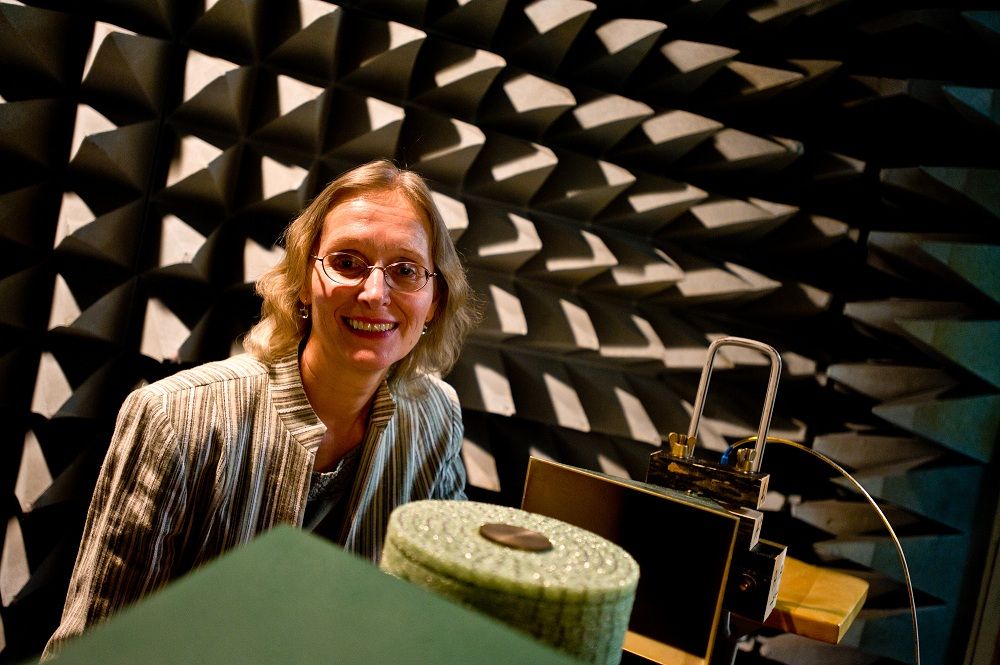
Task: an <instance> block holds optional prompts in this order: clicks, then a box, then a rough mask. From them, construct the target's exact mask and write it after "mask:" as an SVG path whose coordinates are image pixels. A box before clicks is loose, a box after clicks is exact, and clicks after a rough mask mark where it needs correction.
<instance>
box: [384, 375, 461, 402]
mask: <svg viewBox="0 0 1000 665" xmlns="http://www.w3.org/2000/svg"><path fill="white" fill-rule="evenodd" d="M393 397H394V399H395V400H396V403H397V404H400V403H409V404H410V405H412V406H414V407H416V408H428V407H431V406H436V407H437V408H444V405H446V404H451V405H454V406H455V407H458V406H459V401H458V393H457V392H455V389H454V388H453V387H452V386H451V384H450V383H448V382H447V381H445V380H444V379H442V378H440V377H439V376H437V375H435V374H419V375H417V376H415V377H413V378H412V379H410V380H409V381H407V385H406V388H405V390H402V391H400V392H399V394H397V395H394V396H393Z"/></svg>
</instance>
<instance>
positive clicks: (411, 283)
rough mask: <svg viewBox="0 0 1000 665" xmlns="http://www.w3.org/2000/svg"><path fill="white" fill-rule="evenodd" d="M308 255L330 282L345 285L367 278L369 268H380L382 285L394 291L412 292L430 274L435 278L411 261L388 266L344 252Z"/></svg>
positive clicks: (423, 284) (423, 282) (419, 286)
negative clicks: (321, 268) (374, 264)
mask: <svg viewBox="0 0 1000 665" xmlns="http://www.w3.org/2000/svg"><path fill="white" fill-rule="evenodd" d="M310 257H312V258H313V259H316V260H317V261H319V262H320V265H321V266H323V273H324V274H325V275H326V276H327V277H328V278H329V279H330V281H331V282H336V283H337V284H343V285H345V286H357V285H358V284H360V283H361V282H363V281H365V280H366V279H368V275H370V274H372V270H376V269H378V270H381V271H382V274H383V275H384V276H385V284H386V286H388V287H389V288H390V289H393V290H394V291H402V292H404V293H413V292H415V291H419V290H420V289H422V288H424V286H426V284H427V282H428V280H430V278H431V277H436V276H437V273H436V272H431V271H429V270H428V269H427V268H425V267H423V266H422V265H420V264H419V263H413V262H412V261H397V262H396V263H390V264H389V265H387V266H384V267H383V266H370V265H368V263H366V262H365V260H364V259H362V258H361V257H358V256H355V255H354V254H348V253H347V252H333V253H332V254H327V255H326V256H315V255H313V254H310Z"/></svg>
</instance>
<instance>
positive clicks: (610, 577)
mask: <svg viewBox="0 0 1000 665" xmlns="http://www.w3.org/2000/svg"><path fill="white" fill-rule="evenodd" d="M488 523H501V524H508V525H512V526H518V527H524V528H526V529H530V530H532V531H536V532H538V533H541V534H543V535H544V536H546V537H547V538H548V539H549V541H551V543H552V549H550V550H548V551H544V552H533V551H525V550H519V549H512V548H510V547H507V546H504V545H500V544H497V543H495V542H493V541H491V540H488V539H487V538H485V537H483V536H481V535H480V533H479V528H480V527H481V526H482V525H484V524H488ZM381 567H382V569H383V570H385V571H386V572H389V573H391V574H392V575H395V576H396V577H399V578H402V579H404V580H409V581H410V582H413V583H414V584H417V585H419V586H422V587H424V588H426V589H429V590H431V591H434V592H436V593H439V594H441V595H443V596H445V597H447V598H451V599H453V600H456V601H458V602H460V603H463V604H465V605H468V606H471V607H473V608H476V609H478V610H480V611H482V612H485V613H487V614H490V615H492V616H494V617H496V618H497V619H499V620H501V621H503V622H505V623H507V624H509V625H511V626H514V627H516V628H519V629H521V630H524V631H526V632H528V633H530V634H531V635H534V636H535V637H537V638H538V639H540V640H542V641H544V642H547V643H549V644H551V645H552V646H554V647H556V648H557V649H561V650H563V651H566V652H568V653H570V654H572V655H573V656H575V657H576V658H579V659H580V660H582V661H585V662H589V663H612V664H613V663H618V662H619V660H620V659H621V647H622V642H623V641H624V639H625V630H626V629H627V627H628V620H629V614H630V613H631V611H632V602H633V600H634V599H635V588H636V583H637V582H638V580H639V566H638V564H637V563H636V562H635V560H634V559H633V558H632V557H631V556H630V555H629V554H628V552H626V551H625V550H623V549H622V548H620V547H618V546H617V545H615V544H614V543H611V542H609V541H607V540H605V539H604V538H602V537H600V536H598V535H596V534H594V533H591V532H589V531H586V530H584V529H581V528H579V527H576V526H573V525H571V524H567V523H565V522H561V521H559V520H556V519H552V518H550V517H544V516H542V515H535V514H533V513H528V512H525V511H523V510H518V509H517V508H508V507H506V506H495V505H491V504H485V503H476V502H472V501H415V502H413V503H408V504H405V505H402V506H400V507H398V508H396V510H394V511H393V513H392V516H391V517H390V518H389V527H388V531H387V532H386V540H385V547H384V549H383V552H382V561H381Z"/></svg>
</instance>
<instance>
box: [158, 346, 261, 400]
mask: <svg viewBox="0 0 1000 665" xmlns="http://www.w3.org/2000/svg"><path fill="white" fill-rule="evenodd" d="M269 370H270V366H269V365H267V364H265V363H264V362H262V361H260V360H258V359H257V358H255V357H254V356H252V355H250V354H247V353H241V354H239V355H236V356H232V357H230V358H226V359H225V360H216V361H212V362H208V363H205V364H203V365H198V366H196V367H191V368H188V369H184V370H181V371H180V372H177V373H176V374H173V375H171V376H168V377H166V378H163V379H160V380H159V381H156V382H155V383H151V384H149V385H148V386H145V388H143V390H144V391H145V392H152V393H159V394H167V393H175V392H178V391H186V390H192V389H197V388H203V387H211V386H213V385H219V386H220V387H221V386H222V385H223V384H226V383H232V382H234V381H235V382H239V381H248V380H249V381H253V380H257V379H259V378H261V377H267V374H268V371H269Z"/></svg>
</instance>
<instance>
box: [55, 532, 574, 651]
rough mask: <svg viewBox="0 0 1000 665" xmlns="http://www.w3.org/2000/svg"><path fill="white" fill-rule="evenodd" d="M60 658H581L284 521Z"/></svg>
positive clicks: (89, 634) (136, 607)
mask: <svg viewBox="0 0 1000 665" xmlns="http://www.w3.org/2000/svg"><path fill="white" fill-rule="evenodd" d="M57 662H58V663H60V664H63V663H66V664H69V663H102V664H112V663H145V664H148V663H241V664H244V663H303V664H305V663H309V664H313V665H315V664H320V663H366V664H369V663H371V664H382V663H435V664H447V663H462V664H472V663H490V664H496V663H532V664H539V665H544V664H546V663H553V664H562V665H565V664H568V663H574V662H576V661H575V660H573V659H572V658H570V657H569V656H567V655H564V654H562V653H561V652H558V651H555V650H554V649H552V648H550V647H548V646H547V645H544V644H542V643H540V642H537V641H535V640H534V639H532V638H530V637H528V636H527V635H525V634H523V633H520V632H518V631H515V630H513V629H511V628H509V627H508V626H506V625H504V624H502V623H500V622H498V621H496V620H494V619H492V618H490V617H488V616H486V615H483V614H480V613H477V612H474V611H472V610H468V609H466V608H464V607H462V606H459V605H457V604H454V603H452V602H450V601H447V600H444V599H443V598H439V597H438V596H436V595H434V594H432V593H430V592H428V591H425V590H423V589H421V588H419V587H416V586H414V585H412V584H409V583H407V582H403V581H401V580H397V579H395V578H393V577H391V576H389V575H387V574H385V573H383V572H382V571H380V570H379V569H378V568H376V567H375V566H373V565H372V564H371V563H368V562H366V561H363V560H361V559H359V558H357V557H355V556H353V555H351V554H348V553H346V552H344V551H343V550H341V549H340V548H338V547H336V546H334V545H332V544H330V543H329V542H327V541H325V540H322V539H321V538H318V537H316V536H314V535H312V534H309V533H305V532H303V531H300V530H299V529H295V528H293V527H287V526H282V527H278V528H275V529H273V530H271V531H269V532H267V533H266V534H264V535H262V536H261V537H259V538H257V539H256V540H254V541H253V542H251V543H250V544H248V545H245V546H243V547H241V548H238V549H236V550H233V551H232V552H230V553H228V554H227V555H225V556H223V557H221V558H219V559H217V560H216V561H213V562H211V563H209V564H207V565H206V566H204V567H202V568H200V569H198V570H197V571H195V572H193V573H191V574H190V575H187V576H186V577H183V578H181V579H179V580H177V581H175V582H174V583H172V584H170V585H168V586H167V587H165V588H164V589H163V590H161V591H159V592H157V593H155V594H153V595H151V596H150V597H148V598H146V599H145V600H143V601H141V602H139V603H137V604H136V605H134V606H132V607H130V608H128V609H126V610H125V611H123V612H121V613H120V614H118V615H117V616H115V617H113V618H112V619H110V620H109V621H107V622H106V623H104V624H101V625H99V626H97V627H95V628H94V629H93V630H91V631H88V632H87V633H85V634H84V635H82V636H81V637H79V638H78V639H76V640H74V641H73V642H72V643H70V644H68V645H67V647H66V648H65V650H64V651H63V652H62V653H61V654H60V656H59V658H58V659H57Z"/></svg>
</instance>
